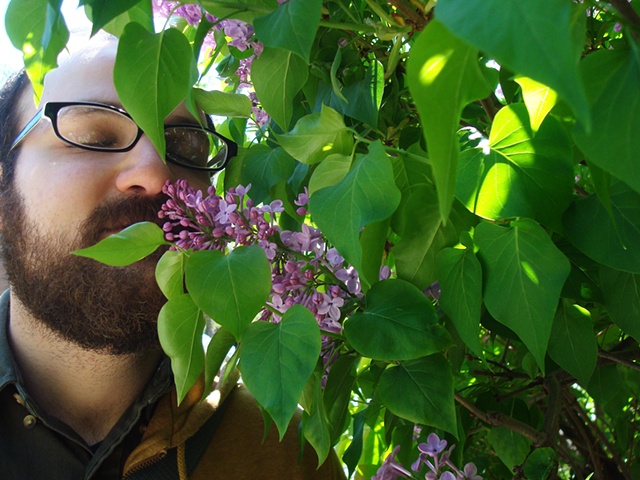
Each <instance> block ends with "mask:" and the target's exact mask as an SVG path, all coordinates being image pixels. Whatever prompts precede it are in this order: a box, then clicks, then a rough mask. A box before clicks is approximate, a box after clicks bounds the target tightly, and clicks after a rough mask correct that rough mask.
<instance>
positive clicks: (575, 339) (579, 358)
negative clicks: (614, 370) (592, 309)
mask: <svg viewBox="0 0 640 480" xmlns="http://www.w3.org/2000/svg"><path fill="white" fill-rule="evenodd" d="M549 356H550V357H551V358H552V359H553V361H554V362H556V363H557V364H558V365H560V366H561V367H562V368H563V369H565V370H566V371H567V372H569V373H570V374H571V375H573V376H574V377H576V378H577V379H578V381H579V382H580V383H582V385H583V386H586V385H587V384H588V383H589V378H591V374H592V373H593V370H594V369H595V368H596V363H597V361H598V344H597V342H596V337H595V336H594V335H593V324H592V321H591V314H590V313H589V311H588V310H585V309H584V308H582V307H580V306H578V305H572V304H571V303H567V302H561V303H560V308H558V311H557V312H556V316H555V318H554V319H553V327H552V329H551V338H550V340H549Z"/></svg>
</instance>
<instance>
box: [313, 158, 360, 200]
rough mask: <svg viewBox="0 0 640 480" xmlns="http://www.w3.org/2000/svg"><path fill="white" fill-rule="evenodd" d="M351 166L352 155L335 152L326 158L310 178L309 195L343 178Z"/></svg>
mask: <svg viewBox="0 0 640 480" xmlns="http://www.w3.org/2000/svg"><path fill="white" fill-rule="evenodd" d="M350 168H351V156H349V155H342V154H339V153H334V154H332V155H329V156H328V157H327V158H325V159H324V160H323V161H322V162H321V163H320V164H319V165H318V166H317V167H316V168H315V169H314V171H313V174H312V175H311V178H310V179H309V195H313V194H314V192H316V191H318V190H321V189H323V188H325V187H332V186H333V185H335V184H336V183H338V182H339V181H340V180H342V179H343V178H344V177H345V176H346V175H347V173H349V169H350Z"/></svg>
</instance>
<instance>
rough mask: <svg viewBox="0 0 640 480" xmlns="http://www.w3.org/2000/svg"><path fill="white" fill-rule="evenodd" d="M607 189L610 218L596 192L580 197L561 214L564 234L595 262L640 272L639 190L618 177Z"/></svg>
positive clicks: (631, 271)
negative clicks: (635, 189)
mask: <svg viewBox="0 0 640 480" xmlns="http://www.w3.org/2000/svg"><path fill="white" fill-rule="evenodd" d="M609 193H610V195H609V199H610V202H611V212H612V214H613V219H612V218H611V215H610V214H609V212H608V211H607V208H606V207H605V206H604V205H603V204H602V203H601V201H600V199H599V198H598V196H597V195H591V196H589V197H587V198H581V199H578V200H576V201H575V202H574V203H573V204H572V205H571V206H570V207H569V208H568V209H567V211H566V212H565V214H564V216H563V219H562V220H563V226H564V234H565V236H566V237H567V238H568V239H569V241H570V242H571V243H572V244H574V245H575V246H576V247H578V249H579V250H580V251H581V252H582V253H584V254H585V255H587V256H588V257H589V258H592V259H593V260H595V261H596V262H598V263H601V264H603V265H606V266H608V267H611V268H614V269H616V270H622V271H624V272H629V273H640V249H638V248H637V245H640V194H639V193H638V192H635V191H633V190H631V189H630V188H629V187H627V186H626V185H625V184H624V183H622V182H620V181H616V182H612V184H611V188H610V191H609Z"/></svg>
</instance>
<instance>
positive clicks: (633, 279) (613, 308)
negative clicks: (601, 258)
mask: <svg viewBox="0 0 640 480" xmlns="http://www.w3.org/2000/svg"><path fill="white" fill-rule="evenodd" d="M600 281H601V283H602V294H603V296H604V304H605V307H606V308H607V311H608V312H609V315H611V320H613V322H614V323H615V324H616V325H618V327H620V329H622V331H624V332H625V333H628V334H629V335H631V336H632V337H633V338H635V339H636V340H637V341H639V342H640V275H638V274H631V273H626V272H620V271H617V270H612V269H610V268H606V267H602V268H601V270H600Z"/></svg>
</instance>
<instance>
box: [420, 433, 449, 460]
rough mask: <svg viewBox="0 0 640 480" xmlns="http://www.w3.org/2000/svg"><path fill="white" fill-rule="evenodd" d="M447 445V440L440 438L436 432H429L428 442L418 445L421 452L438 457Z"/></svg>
mask: <svg viewBox="0 0 640 480" xmlns="http://www.w3.org/2000/svg"><path fill="white" fill-rule="evenodd" d="M446 447H447V441H446V440H440V437H438V435H436V434H435V433H431V434H429V436H428V437H427V443H421V444H419V445H418V450H420V452H422V453H424V454H426V455H429V456H430V457H433V458H435V457H437V456H438V455H439V454H440V452H442V451H443V450H444V449H445V448H446Z"/></svg>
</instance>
